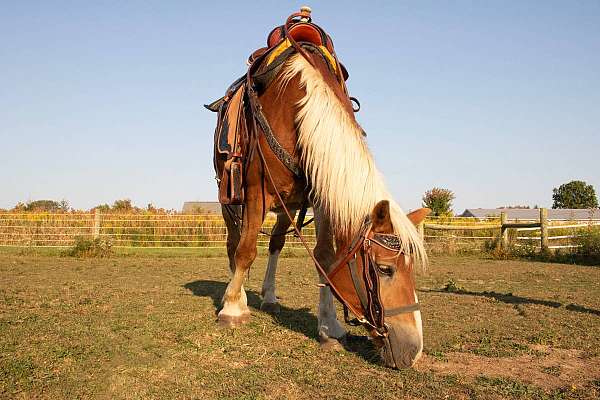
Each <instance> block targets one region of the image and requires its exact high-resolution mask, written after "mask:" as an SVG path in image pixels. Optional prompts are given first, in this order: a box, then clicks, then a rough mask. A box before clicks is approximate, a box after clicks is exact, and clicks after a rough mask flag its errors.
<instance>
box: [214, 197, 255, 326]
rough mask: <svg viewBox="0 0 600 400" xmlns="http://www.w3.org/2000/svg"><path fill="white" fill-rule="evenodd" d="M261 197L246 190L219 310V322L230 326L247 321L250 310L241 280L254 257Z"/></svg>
mask: <svg viewBox="0 0 600 400" xmlns="http://www.w3.org/2000/svg"><path fill="white" fill-rule="evenodd" d="M262 220H263V218H262V198H259V197H258V196H256V193H253V192H252V191H250V190H249V191H248V193H247V196H246V205H245V209H244V216H243V223H242V229H241V234H240V239H239V243H238V245H237V248H236V250H235V254H234V256H233V267H234V268H233V274H232V277H231V281H230V282H229V285H227V289H226V290H225V294H224V295H223V308H222V309H221V311H219V316H218V318H219V324H220V325H223V326H229V327H233V326H236V325H239V324H243V323H245V322H248V320H249V319H250V310H249V309H248V302H247V299H246V292H245V291H244V287H243V283H244V279H245V278H246V272H247V271H248V268H250V265H252V262H253V261H254V259H255V258H256V238H257V236H258V231H259V230H260V226H261V225H262Z"/></svg>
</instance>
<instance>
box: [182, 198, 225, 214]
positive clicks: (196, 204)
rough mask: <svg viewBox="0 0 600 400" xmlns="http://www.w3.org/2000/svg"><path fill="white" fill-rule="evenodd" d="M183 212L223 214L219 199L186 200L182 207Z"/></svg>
mask: <svg viewBox="0 0 600 400" xmlns="http://www.w3.org/2000/svg"><path fill="white" fill-rule="evenodd" d="M181 212H182V213H183V214H221V203H219V202H218V201H186V202H185V203H183V208H182V209H181Z"/></svg>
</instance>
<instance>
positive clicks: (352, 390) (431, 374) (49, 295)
mask: <svg viewBox="0 0 600 400" xmlns="http://www.w3.org/2000/svg"><path fill="white" fill-rule="evenodd" d="M265 264H266V260H265V259H264V258H261V259H259V260H257V262H256V263H255V266H254V267H253V269H252V271H251V276H250V281H249V282H248V283H247V284H246V285H245V286H246V287H247V289H248V299H249V304H250V306H251V309H252V311H253V316H252V320H251V322H250V323H248V324H247V325H245V326H243V327H241V328H239V329H237V330H222V329H218V328H217V325H216V324H215V310H216V308H217V307H218V305H219V302H220V297H221V296H222V294H223V291H224V290H225V286H226V282H227V279H228V272H227V262H226V260H225V259H224V258H211V259H206V258H201V257H196V256H194V255H193V254H191V255H190V254H186V255H184V256H178V257H142V256H139V257H134V256H131V257H122V256H119V257H114V256H113V257H109V258H105V259H73V258H64V257H55V256H48V255H39V254H35V253H28V254H14V253H13V254H0V397H2V398H52V399H55V398H111V399H112V398H116V399H135V398H156V399H178V398H207V399H211V398H215V399H216V398H219V399H227V398H230V399H234V398H235V399H237V398H264V399H271V398H292V399H314V398H322V397H325V396H327V397H330V398H342V399H344V398H347V399H351V398H356V397H369V398H380V399H396V398H443V397H445V396H449V398H482V399H494V398H498V399H500V398H532V399H543V398H557V399H564V398H597V397H598V395H600V378H599V377H598V376H597V374H596V372H597V371H598V369H599V366H598V357H599V356H600V354H598V349H599V348H600V333H599V331H600V315H599V313H600V311H598V310H600V269H598V268H592V267H581V266H573V265H561V264H543V263H531V262H519V261H493V260H484V259H477V258H447V257H434V258H433V259H432V265H431V268H430V271H429V273H428V275H425V276H419V277H418V279H417V281H418V287H419V298H420V300H421V302H422V303H423V321H424V329H425V353H426V356H425V358H424V360H423V361H422V362H420V364H419V366H418V368H417V369H416V370H406V371H392V370H389V369H386V368H383V367H382V366H381V365H379V363H378V362H377V360H376V358H375V357H373V355H374V349H373V347H372V345H371V344H370V342H369V341H368V340H365V339H361V338H358V339H353V340H350V341H349V342H348V344H347V345H346V350H344V351H339V352H322V351H320V349H319V345H318V342H317V340H316V301H317V294H318V288H317V287H316V285H315V283H316V273H315V271H314V267H313V266H312V265H311V264H310V262H309V261H308V260H307V259H304V258H297V259H294V258H286V259H281V267H280V271H279V275H278V288H279V292H278V294H279V296H280V297H281V305H282V311H281V313H280V314H279V315H275V316H274V315H269V314H265V313H262V312H260V311H258V310H257V309H258V307H259V305H260V298H259V295H258V293H260V286H261V284H262V282H261V279H262V276H263V274H264V265H265ZM450 280H452V281H453V282H454V286H455V288H456V289H457V290H454V291H448V290H446V289H445V288H446V286H447V284H448V282H449V281H450ZM352 333H354V334H359V335H360V334H363V332H362V330H360V329H354V328H353V329H352ZM506 371H508V372H506Z"/></svg>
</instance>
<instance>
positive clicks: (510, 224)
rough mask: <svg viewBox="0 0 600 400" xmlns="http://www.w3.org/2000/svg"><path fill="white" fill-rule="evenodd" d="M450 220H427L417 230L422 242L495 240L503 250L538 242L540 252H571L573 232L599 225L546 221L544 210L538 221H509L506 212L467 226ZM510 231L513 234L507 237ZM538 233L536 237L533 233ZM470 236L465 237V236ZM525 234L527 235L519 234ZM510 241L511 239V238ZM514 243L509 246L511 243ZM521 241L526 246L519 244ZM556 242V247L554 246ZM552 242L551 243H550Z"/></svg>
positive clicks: (599, 222)
mask: <svg viewBox="0 0 600 400" xmlns="http://www.w3.org/2000/svg"><path fill="white" fill-rule="evenodd" d="M462 220H463V221H461V219H460V218H454V219H450V222H449V223H435V222H433V223H432V221H431V219H429V220H426V221H425V223H423V224H422V226H420V227H419V231H420V232H421V234H422V236H423V238H424V239H425V241H427V240H428V239H432V238H439V237H446V238H454V239H457V238H459V239H462V240H499V243H500V245H501V246H503V247H505V248H507V247H508V246H510V245H511V244H514V245H515V246H526V245H530V244H531V243H532V242H533V243H535V242H539V246H538V247H539V249H540V251H542V252H546V251H549V250H555V249H572V248H576V247H577V245H576V244H573V243H572V240H571V239H574V238H576V236H577V231H578V230H580V229H582V228H589V227H590V226H594V225H598V226H600V221H598V220H585V221H558V220H557V221H549V220H548V210H547V209H546V208H540V214H539V219H537V220H534V221H531V220H526V221H518V220H509V219H508V216H507V214H506V212H501V213H500V218H499V219H498V218H493V217H492V218H486V219H477V218H469V219H468V220H470V223H468V224H465V223H461V222H464V220H465V219H462ZM552 230H562V231H566V232H563V233H569V234H566V235H565V234H562V235H555V236H550V231H552ZM428 231H434V232H437V231H443V232H460V233H461V235H458V236H457V235H452V234H451V235H450V236H448V235H446V236H439V235H428V234H427V232H428ZM511 231H513V232H514V234H513V235H510V233H511ZM538 231H539V236H538V235H537V232H538ZM469 232H470V233H471V234H469V235H468V236H467V235H466V234H465V233H469ZM474 232H485V234H484V235H481V234H480V235H475V234H473V233H474ZM522 232H527V233H528V234H523V233H522ZM511 238H512V239H511ZM513 241H514V243H511V242H513ZM522 242H525V243H527V244H523V243H522ZM556 242H558V243H559V244H554V243H556ZM551 243H552V244H551Z"/></svg>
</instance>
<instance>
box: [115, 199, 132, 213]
mask: <svg viewBox="0 0 600 400" xmlns="http://www.w3.org/2000/svg"><path fill="white" fill-rule="evenodd" d="M134 208H137V207H134V206H133V205H132V204H131V200H129V199H123V200H115V202H114V203H113V206H112V211H114V212H117V213H126V212H133V211H135V210H134Z"/></svg>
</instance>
